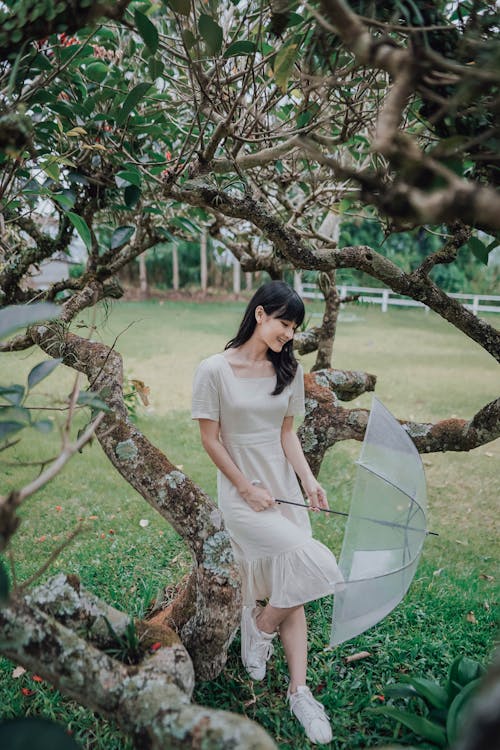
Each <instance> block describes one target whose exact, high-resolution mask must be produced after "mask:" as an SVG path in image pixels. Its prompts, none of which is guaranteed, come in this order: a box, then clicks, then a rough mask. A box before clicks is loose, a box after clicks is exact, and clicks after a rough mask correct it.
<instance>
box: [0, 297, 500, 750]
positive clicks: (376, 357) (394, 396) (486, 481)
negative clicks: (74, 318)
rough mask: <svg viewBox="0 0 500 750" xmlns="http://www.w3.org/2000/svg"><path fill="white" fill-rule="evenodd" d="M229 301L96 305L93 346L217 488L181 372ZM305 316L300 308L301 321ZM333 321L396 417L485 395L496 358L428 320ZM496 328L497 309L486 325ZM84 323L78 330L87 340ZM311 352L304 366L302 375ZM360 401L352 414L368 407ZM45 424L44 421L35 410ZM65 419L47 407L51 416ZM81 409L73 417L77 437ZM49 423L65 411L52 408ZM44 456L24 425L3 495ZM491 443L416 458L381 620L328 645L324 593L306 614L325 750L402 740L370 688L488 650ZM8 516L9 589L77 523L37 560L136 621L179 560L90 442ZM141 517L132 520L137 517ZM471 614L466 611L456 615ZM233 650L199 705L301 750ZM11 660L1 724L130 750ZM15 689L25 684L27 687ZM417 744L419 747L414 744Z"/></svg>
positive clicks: (187, 464)
mask: <svg viewBox="0 0 500 750" xmlns="http://www.w3.org/2000/svg"><path fill="white" fill-rule="evenodd" d="M243 309H244V303H236V302H234V303H233V302H227V303H215V302H214V303H206V304H197V303H194V302H193V303H189V302H165V303H163V304H162V303H159V302H150V303H115V304H113V305H112V306H111V308H106V307H105V306H101V307H100V308H99V310H98V314H97V323H98V325H99V330H98V332H97V334H95V336H94V337H95V338H102V340H104V341H106V342H107V343H112V342H113V341H114V340H115V339H116V337H118V341H117V343H116V347H117V349H118V350H119V351H120V352H121V353H122V355H123V358H124V366H125V373H126V375H127V376H128V377H130V378H136V379H140V380H143V381H144V382H145V383H146V384H147V385H148V386H149V387H150V388H151V406H150V407H149V408H148V409H144V408H140V409H139V414H138V425H139V427H140V429H141V430H143V432H144V433H145V434H147V436H148V437H149V438H150V439H151V440H152V441H153V442H155V443H156V444H157V445H158V446H160V447H161V448H162V449H163V450H164V451H165V452H166V453H167V455H168V456H169V458H170V459H171V460H173V461H174V463H176V464H178V465H182V467H183V471H184V472H186V473H187V474H188V475H189V476H191V477H192V478H193V479H194V480H195V481H196V482H198V483H199V484H200V485H202V486H203V488H204V489H205V490H207V491H208V492H209V493H210V494H212V496H215V492H216V490H215V470H214V469H213V467H212V465H211V463H210V460H209V459H208V457H207V456H206V455H205V454H204V452H203V450H202V448H201V446H200V442H199V439H198V431H197V425H196V424H195V423H192V422H191V420H190V418H189V399H190V388H191V378H192V373H193V370H194V368H195V366H196V365H197V363H198V362H199V361H200V359H202V358H203V357H205V356H208V355H209V354H211V353H213V352H215V351H219V350H221V349H222V348H223V345H224V343H225V341H227V339H228V338H230V336H231V335H232V334H233V333H234V330H235V326H236V325H237V323H238V321H239V318H240V315H241V313H242V311H243ZM314 309H315V308H314V307H312V306H309V307H308V311H311V312H312V311H313V310H314ZM345 318H346V319H345V320H344V321H342V320H341V322H340V323H339V329H338V335H337V341H336V346H335V362H334V364H335V366H336V367H339V368H344V369H360V370H367V371H369V372H372V373H375V374H376V375H377V377H378V383H377V391H376V392H377V395H378V396H379V398H380V399H381V400H382V401H383V402H384V403H385V404H386V405H387V406H388V407H389V408H390V409H391V411H393V413H394V414H395V415H396V416H398V417H408V418H411V419H416V420H422V421H433V420H436V419H440V418H445V417H449V416H453V415H456V416H460V417H465V418H468V417H471V416H472V415H473V414H474V413H475V411H477V409H479V408H480V407H481V406H483V405H484V404H486V403H487V402H488V401H490V400H492V399H493V398H496V397H497V396H498V392H499V379H498V365H497V364H496V363H495V362H494V361H493V359H492V358H491V357H490V356H489V355H487V354H486V353H485V352H484V351H483V350H482V349H481V348H480V347H479V346H477V345H476V344H474V343H473V342H471V341H469V340H468V339H466V337H464V336H463V335H462V334H460V333H459V332H458V331H456V330H455V329H454V328H452V327H451V326H450V325H448V324H447V323H445V322H444V321H442V320H441V319H440V318H438V317H436V316H434V315H433V313H428V314H426V313H424V312H423V311H421V310H391V311H389V312H388V313H386V314H382V313H381V312H380V310H378V309H371V308H367V307H364V306H358V307H355V308H352V309H350V310H349V314H348V315H347V314H346V315H345ZM489 320H490V321H491V322H492V323H493V324H497V325H498V322H497V321H496V320H495V318H494V316H491V317H490V319H489ZM86 323H87V319H82V320H80V321H78V322H77V324H76V325H78V326H79V327H78V328H77V327H76V325H75V331H77V332H78V331H82V332H83V333H84V334H85V333H86V329H85V327H84V326H85V325H86ZM43 358H44V357H43V355H41V353H40V352H39V351H35V350H33V351H30V352H27V353H26V352H25V353H12V354H3V355H2V356H1V357H0V383H2V384H8V383H13V382H23V381H24V380H25V378H26V375H27V373H28V372H29V370H30V369H31V368H32V367H33V366H34V365H35V364H36V363H38V362H39V361H41V360H42V359H43ZM313 359H314V358H313V355H308V356H307V357H304V358H303V359H302V361H303V364H304V366H305V368H306V369H307V368H308V366H310V364H312V362H313ZM73 379H74V373H73V371H71V370H69V369H67V368H64V367H60V368H58V369H57V370H56V371H55V372H54V373H53V374H52V375H51V376H50V377H49V378H48V379H47V380H45V381H43V382H42V383H40V384H39V385H38V386H37V387H36V388H35V389H34V391H33V394H32V395H31V396H30V401H29V403H30V405H32V406H38V407H40V408H43V407H44V406H47V405H48V404H50V403H53V402H54V400H57V399H59V400H60V399H61V398H65V396H66V395H67V394H68V393H69V390H70V388H71V384H72V381H73ZM370 399H371V396H369V395H368V394H367V395H364V396H363V397H361V398H359V399H357V400H356V401H354V402H353V403H352V405H353V406H365V407H366V406H368V405H369V403H370ZM40 414H41V415H43V416H46V414H47V412H43V411H40ZM61 414H62V413H61ZM84 418H85V417H84V415H83V414H82V415H81V416H79V417H78V418H77V419H76V421H75V425H74V429H75V433H76V430H77V429H78V427H79V426H81V425H82V424H83V420H84ZM58 419H61V420H62V419H63V416H57V417H56V421H57V420H58ZM57 449H58V438H57V430H54V431H53V433H52V434H51V435H50V436H46V435H40V434H39V433H36V432H35V431H33V430H31V431H29V432H26V433H24V434H23V439H22V441H21V442H20V443H19V445H18V446H16V447H15V448H13V449H11V450H9V451H7V452H4V453H2V454H1V456H0V458H1V461H2V463H1V464H0V466H1V475H2V488H1V490H0V492H1V493H2V494H3V493H4V492H5V491H6V490H8V489H10V488H12V487H18V486H21V485H22V483H24V482H26V481H27V480H28V479H29V478H30V477H32V476H34V474H36V468H33V467H26V466H22V465H21V464H22V462H28V461H35V460H43V459H46V458H48V457H50V456H51V455H54V454H55V453H56V452H57ZM358 451H359V445H358V444H355V443H353V442H349V443H343V444H341V445H338V446H336V447H335V448H334V449H332V450H331V451H330V452H329V454H328V455H327V457H326V459H325V461H324V464H323V467H322V470H321V475H320V479H321V481H322V483H323V484H324V486H325V488H326V489H327V491H328V494H329V499H330V503H331V505H332V506H333V507H337V508H338V509H340V510H345V509H346V508H347V507H348V503H349V497H350V491H351V486H352V480H353V477H354V463H353V462H354V460H355V458H356V456H357V454H358ZM499 459H500V440H497V441H495V442H494V443H491V444H489V445H485V446H482V447H480V448H477V449H475V450H474V451H471V452H470V453H468V454H461V453H456V454H455V453H446V454H443V455H442V454H430V455H428V456H425V457H424V465H425V467H426V472H427V479H428V492H429V506H430V519H429V528H431V529H433V530H435V531H437V532H439V537H430V538H429V539H428V540H427V543H426V546H425V548H424V553H423V556H422V561H421V564H420V567H419V569H418V571H417V574H416V577H415V580H414V582H413V584H412V586H411V588H410V591H409V593H408V595H407V597H406V598H405V600H404V601H403V602H402V604H400V605H399V607H398V608H397V609H396V610H395V611H394V612H393V613H392V614H391V615H390V616H389V617H387V618H386V620H385V621H384V622H382V623H381V624H380V625H379V626H378V627H376V628H374V629H372V630H370V631H369V632H368V633H365V634H363V635H362V636H359V637H358V638H356V639H355V640H353V641H352V642H349V643H348V644H344V645H343V646H341V647H340V648H339V649H337V650H334V651H332V650H330V649H329V648H327V643H328V637H329V622H330V618H331V600H330V599H323V600H320V601H319V602H315V603H313V604H311V605H308V606H307V613H308V620H309V624H310V647H311V648H310V670H309V671H310V684H311V686H312V688H313V690H315V691H316V692H317V693H318V695H320V696H321V698H322V700H323V702H324V703H325V705H326V707H327V709H328V711H329V713H330V715H331V717H332V723H333V727H334V734H335V739H334V741H333V742H332V744H331V746H330V747H331V748H334V749H335V750H347V749H348V748H349V750H357V749H358V748H363V747H371V746H373V747H374V746H377V745H381V744H384V742H385V743H387V742H390V741H391V740H393V739H394V738H396V739H397V740H399V741H405V742H410V743H411V741H412V740H413V744H417V740H416V739H415V737H414V736H412V735H411V734H410V733H409V732H408V731H406V730H401V729H400V728H399V727H397V726H396V725H394V724H393V723H391V722H389V721H388V720H386V719H384V718H382V717H380V716H374V715H371V714H370V713H369V712H367V711H366V709H367V708H369V707H371V706H376V705H380V704H381V703H382V702H383V691H384V686H385V684H386V683H387V682H388V681H397V680H398V679H399V677H400V675H401V674H402V673H404V674H412V675H420V676H425V677H430V678H437V679H440V678H443V677H444V676H445V674H446V670H447V667H448V665H449V664H450V662H451V661H452V660H453V658H454V657H455V656H456V655H458V654H467V655H468V656H470V657H473V658H477V659H480V660H483V661H484V662H485V663H486V662H487V661H488V659H489V658H490V656H491V651H492V647H493V641H494V637H495V634H496V623H495V604H496V602H495V598H497V590H496V586H497V582H496V581H494V580H493V581H492V580H490V577H491V576H494V577H496V579H497V580H498V575H497V573H498V571H496V570H495V564H497V563H498V546H497V545H498V517H499V507H498V497H499V495H500V471H499V466H500V460H499ZM21 514H22V518H23V522H22V524H21V527H20V530H19V532H18V533H17V534H16V536H15V538H14V540H13V543H12V554H13V559H14V563H15V571H16V576H17V578H18V580H23V579H25V578H27V577H28V576H30V575H32V574H33V573H34V572H36V571H37V570H38V568H39V567H40V565H41V564H42V563H43V562H44V561H45V560H46V559H47V557H48V556H49V555H50V553H51V551H52V550H53V549H54V548H55V547H56V546H57V545H58V544H60V543H61V541H62V540H63V539H64V538H65V535H66V534H67V532H68V531H69V530H71V529H73V528H74V527H75V526H76V524H77V523H78V519H85V530H84V532H83V533H82V534H80V535H79V536H78V537H77V538H76V539H75V541H74V542H73V544H72V545H71V546H70V547H69V548H67V549H66V550H65V551H64V552H63V553H62V554H61V555H60V557H59V558H58V559H57V560H56V561H55V562H54V563H53V564H52V565H51V567H50V569H49V570H48V572H47V573H46V574H45V575H53V574H54V573H56V572H57V571H65V572H68V573H77V574H78V575H79V576H80V578H81V580H82V582H83V584H84V585H85V586H86V587H88V588H89V589H91V590H92V591H94V592H95V593H97V594H99V595H101V596H102V597H103V598H104V599H106V600H107V601H109V602H110V603H111V604H114V605H115V606H117V607H119V608H122V609H125V610H127V611H128V612H131V613H132V614H134V615H136V616H142V615H143V613H144V612H145V610H146V609H147V607H148V604H149V603H150V602H151V600H153V599H154V598H155V596H156V595H157V593H158V592H159V591H160V590H161V589H162V588H164V587H165V586H166V585H168V584H170V583H173V582H174V581H176V580H178V579H179V578H180V577H181V575H182V574H183V573H184V572H186V570H187V569H188V567H189V554H188V553H187V552H186V550H185V548H184V545H183V543H182V541H181V540H180V538H179V537H178V536H177V535H176V534H175V533H174V532H173V531H172V530H171V529H170V528H169V526H168V524H167V523H166V522H165V521H164V520H163V519H162V518H160V517H159V516H158V515H157V514H155V513H154V511H153V510H152V509H151V508H150V506H149V505H147V504H146V503H145V502H144V501H143V500H142V498H141V497H139V496H138V495H137V493H136V492H135V491H134V490H133V489H132V488H131V487H129V486H128V485H127V484H126V483H125V482H124V481H123V480H122V479H121V477H120V476H119V475H118V474H117V473H116V472H115V470H114V469H113V468H112V467H111V466H110V465H109V463H108V462H107V460H106V458H105V457H104V455H103V453H102V451H101V449H100V447H99V445H97V444H93V445H92V446H90V447H87V448H86V449H85V450H84V451H83V453H82V455H77V456H76V457H75V458H74V459H73V460H72V461H71V462H70V463H69V465H68V466H67V467H66V469H65V470H64V471H63V472H62V474H61V475H59V476H58V477H56V479H55V480H54V481H53V482H52V483H51V484H50V485H48V486H47V487H45V488H44V489H43V490H42V491H41V492H39V493H38V494H37V495H36V496H35V497H33V498H31V499H30V500H29V501H28V502H27V503H26V505H25V507H23V508H22V511H21ZM141 519H147V520H148V521H149V524H148V525H147V526H143V525H140V523H139V522H140V521H141ZM313 522H314V526H315V534H316V536H317V537H318V538H319V539H320V540H322V541H324V542H325V543H328V544H331V545H332V546H333V548H334V549H335V551H336V552H337V553H338V552H340V545H341V539H342V532H343V523H342V521H341V520H337V519H336V518H334V517H324V516H321V518H318V517H314V518H313ZM470 612H472V613H473V617H472V616H471V615H470V614H469V613H470ZM361 650H367V651H369V652H370V654H371V656H370V657H368V658H366V659H364V660H362V661H359V662H354V663H353V664H351V665H349V666H347V665H346V664H345V661H344V658H345V657H346V656H347V655H349V654H353V653H355V652H357V651H361ZM238 653H239V640H238V638H237V639H236V640H235V641H234V643H233V645H232V647H231V651H230V657H229V661H228V665H227V667H226V669H225V670H224V672H223V673H222V674H221V675H220V677H219V678H218V679H217V680H214V681H212V682H210V683H202V684H199V685H198V686H197V688H196V693H195V699H196V700H197V701H198V702H200V703H205V704H207V705H211V706H217V707H220V708H226V709H229V710H232V711H235V712H241V713H245V714H246V715H247V716H249V717H250V718H253V719H255V720H257V721H258V722H260V723H261V724H262V725H263V726H264V727H265V728H266V729H267V730H268V731H269V733H270V734H271V735H273V736H274V737H275V739H276V742H277V744H278V745H279V747H281V748H292V747H295V748H297V747H298V748H302V747H308V746H309V744H308V742H307V741H306V740H305V739H304V737H303V734H302V733H301V730H300V728H299V727H298V725H297V724H296V722H295V720H292V719H291V718H290V715H289V713H288V710H287V709H286V707H285V706H284V694H285V692H286V677H285V676H286V669H285V664H284V659H283V654H282V651H281V649H280V648H279V647H278V649H277V654H276V656H275V657H274V659H273V660H272V662H271V666H270V668H269V670H268V675H267V676H266V679H265V681H264V682H263V683H252V681H251V680H250V679H248V678H247V676H246V673H245V672H244V670H243V668H242V667H241V665H240V662H239V656H238ZM15 666H16V665H15V664H12V663H11V662H9V661H7V660H5V659H3V660H0V669H1V679H0V715H1V716H3V717H6V718H7V717H11V716H21V715H36V714H41V715H44V716H47V717H52V718H56V719H57V720H58V721H60V722H62V723H63V724H65V725H67V726H68V727H69V728H70V729H71V730H72V731H73V734H74V736H75V738H76V739H77V740H78V741H79V742H80V744H81V746H82V748H86V749H90V748H92V750H94V749H95V750H115V749H116V750H119V749H120V750H122V749H123V750H127V749H128V748H129V747H130V743H129V742H128V741H127V739H126V738H124V737H123V736H122V735H121V734H120V733H119V732H118V731H117V730H116V728H115V727H113V725H112V724H110V723H109V722H106V721H103V720H101V719H99V718H98V717H96V716H95V715H94V714H92V712H89V711H87V710H85V709H82V708H81V707H79V706H77V705H76V704H75V703H73V702H71V701H68V700H66V699H64V698H63V697H62V696H61V695H60V694H59V693H58V691H56V690H53V689H52V688H51V687H50V686H49V685H48V684H46V683H43V682H37V681H33V676H32V675H30V674H27V673H26V674H24V675H23V676H21V677H20V678H17V679H15V678H14V677H13V676H12V672H13V669H14V667H15ZM22 688H28V689H29V690H30V691H32V694H30V695H24V694H23V692H22ZM421 746H422V747H425V745H421Z"/></svg>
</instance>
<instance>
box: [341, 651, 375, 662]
mask: <svg viewBox="0 0 500 750" xmlns="http://www.w3.org/2000/svg"><path fill="white" fill-rule="evenodd" d="M368 656H371V653H370V652H369V651H358V653H357V654H351V656H346V657H345V658H344V661H345V663H346V664H350V663H351V662H352V661H360V660H361V659H366V658H367V657H368Z"/></svg>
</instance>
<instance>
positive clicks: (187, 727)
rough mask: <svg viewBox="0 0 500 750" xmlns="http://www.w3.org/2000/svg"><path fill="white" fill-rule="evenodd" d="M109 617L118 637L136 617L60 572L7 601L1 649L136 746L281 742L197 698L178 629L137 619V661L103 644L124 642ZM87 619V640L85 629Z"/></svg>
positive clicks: (267, 747)
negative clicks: (117, 656) (123, 657)
mask: <svg viewBox="0 0 500 750" xmlns="http://www.w3.org/2000/svg"><path fill="white" fill-rule="evenodd" d="M56 617H57V618H58V619H56ZM58 620H60V621H58ZM106 620H107V622H108V623H109V624H110V625H111V627H112V628H113V630H114V631H115V633H116V636H117V637H120V635H123V634H124V632H125V629H126V628H127V626H128V625H129V624H130V619H129V618H128V617H127V616H126V615H124V614H122V613H121V612H118V611H117V610H115V609H113V608H111V607H109V606H108V605H107V604H105V603H103V602H101V601H100V600H99V599H97V598H96V597H94V596H92V595H90V594H88V593H87V592H85V591H83V590H81V589H80V586H79V583H78V580H77V579H75V578H66V577H65V576H63V575H59V576H57V577H56V578H54V579H52V580H51V581H49V582H48V583H46V584H45V585H44V586H42V587H40V588H38V589H37V590H36V591H34V592H33V593H32V594H30V595H26V596H24V597H20V596H13V597H12V598H11V600H10V601H9V602H8V603H7V604H6V605H4V606H2V607H1V608H0V650H1V651H2V653H3V654H5V655H6V656H8V657H9V658H11V659H13V660H15V662H16V663H18V664H23V665H24V666H25V667H26V668H27V669H30V670H33V671H36V672H37V674H40V675H41V676H42V677H43V678H44V679H46V680H48V681H49V682H50V683H51V684H53V685H54V686H56V687H58V688H59V689H60V690H61V691H62V692H63V693H64V694H65V695H67V696H69V697H72V698H74V699H75V700H77V701H78V702H79V703H81V704H84V705H85V706H87V708H90V709H91V710H95V711H98V712H99V713H100V714H102V715H103V716H107V717H109V718H111V719H113V721H116V722H117V724H118V726H119V727H120V728H121V730H122V731H123V732H124V733H125V734H126V735H127V736H129V737H131V738H132V739H133V741H134V743H135V745H136V746H137V747H141V748H145V747H147V748H151V750H163V749H164V748H165V747H169V748H193V750H194V748H198V747H200V746H202V745H203V746H207V747H218V748H221V750H223V749H224V748H226V749H227V750H229V748H234V747H239V748H242V750H255V749H256V748H262V750H272V749H273V748H275V745H274V743H273V742H272V740H271V739H270V738H269V737H268V736H267V735H266V733H265V732H264V730H263V729H262V728H261V727H259V726H258V725H257V724H254V723H253V722H251V721H249V720H248V719H246V718H244V717H242V716H237V715H235V714H230V713H228V712H225V711H218V710H213V709H207V708H204V707H203V706H198V705H196V704H192V703H190V698H191V694H192V690H193V686H194V673H193V667H192V664H191V661H190V659H189V656H188V654H187V652H186V650H185V648H184V647H183V646H182V644H181V643H180V642H179V640H178V639H177V638H176V636H175V634H172V633H170V634H169V633H168V632H166V631H164V630H162V631H159V630H158V628H155V627H154V626H151V625H150V624H148V623H141V622H138V623H136V624H135V627H136V632H137V635H138V636H139V643H140V647H141V652H142V653H141V654H140V656H139V659H140V660H139V663H138V664H132V665H130V666H127V665H126V664H123V663H121V662H120V661H118V660H117V659H114V658H112V657H111V656H109V655H108V654H107V653H105V651H103V650H102V649H103V648H109V647H115V648H116V646H117V643H116V639H115V638H114V637H113V636H112V635H110V629H109V627H108V626H107V624H106ZM82 625H83V626H84V627H85V628H86V629H87V630H88V639H84V638H83V637H81V636H80V635H79V633H80V632H81V631H82ZM154 642H155V649H154V650H151V649H150V647H151V645H152V644H153V643H154ZM158 643H160V644H161V646H160V647H159V648H158V647H157V644H158Z"/></svg>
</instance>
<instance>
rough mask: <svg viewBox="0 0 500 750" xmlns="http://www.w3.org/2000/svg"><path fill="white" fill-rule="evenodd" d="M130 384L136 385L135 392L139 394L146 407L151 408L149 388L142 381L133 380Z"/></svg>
mask: <svg viewBox="0 0 500 750" xmlns="http://www.w3.org/2000/svg"><path fill="white" fill-rule="evenodd" d="M130 382H131V383H133V384H134V386H135V390H136V391H137V393H138V394H139V398H140V399H141V401H142V403H143V404H144V406H149V394H150V389H149V387H148V386H147V385H145V384H144V383H143V382H142V380H131V381H130Z"/></svg>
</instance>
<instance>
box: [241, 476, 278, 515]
mask: <svg viewBox="0 0 500 750" xmlns="http://www.w3.org/2000/svg"><path fill="white" fill-rule="evenodd" d="M241 496H242V497H243V499H244V500H246V502H247V503H248V504H249V506H250V507H251V508H252V510H255V511H256V512H257V513H258V512H260V511H261V510H267V509H268V508H272V506H273V505H274V504H275V500H274V497H273V496H272V495H271V493H270V492H269V490H268V489H266V488H265V487H263V486H262V485H261V484H260V483H259V484H253V483H252V484H250V485H248V487H247V488H245V489H244V490H243V491H242V493H241Z"/></svg>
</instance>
